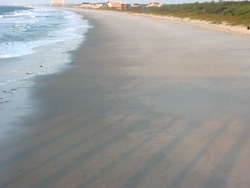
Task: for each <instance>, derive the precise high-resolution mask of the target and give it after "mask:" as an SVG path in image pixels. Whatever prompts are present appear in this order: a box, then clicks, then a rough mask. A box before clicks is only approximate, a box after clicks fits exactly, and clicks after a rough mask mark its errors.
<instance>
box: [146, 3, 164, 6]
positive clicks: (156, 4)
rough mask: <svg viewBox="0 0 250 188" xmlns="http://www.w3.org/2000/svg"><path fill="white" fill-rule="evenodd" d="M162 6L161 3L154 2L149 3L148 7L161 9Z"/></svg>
mask: <svg viewBox="0 0 250 188" xmlns="http://www.w3.org/2000/svg"><path fill="white" fill-rule="evenodd" d="M161 6H162V4H161V3H156V2H153V3H149V4H148V6H147V7H161Z"/></svg>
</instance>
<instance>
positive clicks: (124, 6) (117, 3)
mask: <svg viewBox="0 0 250 188" xmlns="http://www.w3.org/2000/svg"><path fill="white" fill-rule="evenodd" d="M106 6H107V8H112V9H119V10H121V9H123V10H126V9H127V4H126V3H122V2H121V1H109V2H107V3H106Z"/></svg>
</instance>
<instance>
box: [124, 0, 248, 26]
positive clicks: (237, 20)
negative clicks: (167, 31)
mask: <svg viewBox="0 0 250 188" xmlns="http://www.w3.org/2000/svg"><path fill="white" fill-rule="evenodd" d="M126 11H128V12H136V13H149V14H156V15H167V16H177V17H181V18H186V17H188V18H191V19H199V20H206V21H210V22H211V23H214V24H220V23H227V24H230V25H244V26H250V2H248V1H238V2H235V1H220V2H205V3H198V2H197V3H188V4H174V5H167V4H166V5H162V7H146V5H144V6H140V7H131V6H128V8H127V10H126Z"/></svg>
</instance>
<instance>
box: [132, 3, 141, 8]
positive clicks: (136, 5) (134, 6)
mask: <svg viewBox="0 0 250 188" xmlns="http://www.w3.org/2000/svg"><path fill="white" fill-rule="evenodd" d="M130 6H131V7H133V8H136V7H140V4H138V3H132V4H131V5H130Z"/></svg>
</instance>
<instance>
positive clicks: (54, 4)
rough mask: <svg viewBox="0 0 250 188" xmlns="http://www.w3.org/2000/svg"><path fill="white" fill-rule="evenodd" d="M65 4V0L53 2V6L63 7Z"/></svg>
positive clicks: (53, 0)
mask: <svg viewBox="0 0 250 188" xmlns="http://www.w3.org/2000/svg"><path fill="white" fill-rule="evenodd" d="M64 4H65V1H64V0H51V5H52V6H63V5H64Z"/></svg>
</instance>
